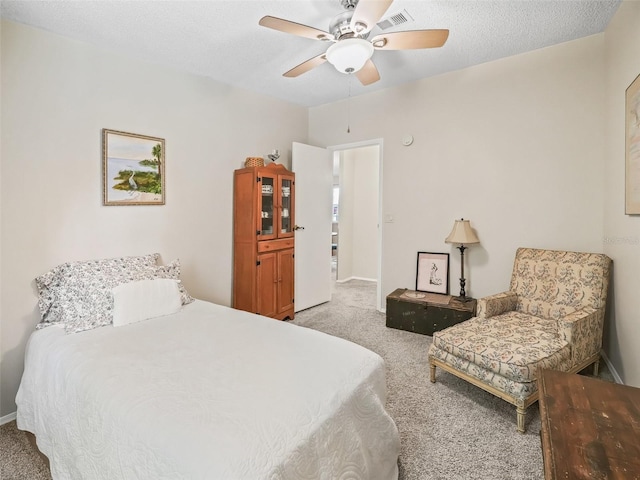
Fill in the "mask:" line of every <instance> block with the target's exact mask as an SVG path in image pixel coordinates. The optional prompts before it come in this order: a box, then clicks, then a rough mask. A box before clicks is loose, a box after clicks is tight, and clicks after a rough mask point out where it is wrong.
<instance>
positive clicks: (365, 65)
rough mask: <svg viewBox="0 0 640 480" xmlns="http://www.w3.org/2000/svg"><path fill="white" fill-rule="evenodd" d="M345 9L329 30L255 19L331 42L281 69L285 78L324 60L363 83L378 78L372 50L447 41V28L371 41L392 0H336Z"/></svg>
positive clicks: (430, 45) (268, 18)
mask: <svg viewBox="0 0 640 480" xmlns="http://www.w3.org/2000/svg"><path fill="white" fill-rule="evenodd" d="M340 3H341V4H342V6H343V7H344V8H345V12H343V13H341V14H339V15H337V16H336V17H335V18H334V19H333V20H332V21H331V23H330V24H329V31H328V32H325V31H324V30H319V29H317V28H314V27H310V26H308V25H302V24H300V23H296V22H292V21H290V20H284V19H282V18H277V17H271V16H269V15H267V16H265V17H262V18H261V19H260V22H258V23H259V24H260V25H262V26H263V27H267V28H272V29H274V30H279V31H281V32H285V33H291V34H293V35H298V36H300V37H305V38H311V39H313V40H321V41H325V42H333V45H331V46H330V47H329V48H328V49H327V51H326V52H325V53H322V54H320V55H317V56H315V57H313V58H310V59H309V60H307V61H305V62H302V63H301V64H300V65H297V66H296V67H293V68H292V69H291V70H289V71H288V72H285V73H284V74H283V76H285V77H297V76H298V75H302V74H303V73H306V72H308V71H309V70H311V69H312V68H315V67H317V66H319V65H322V64H323V63H324V62H326V61H328V62H329V63H331V64H333V66H334V67H335V68H336V69H337V70H338V71H339V72H342V73H347V74H349V73H354V74H355V75H356V77H358V80H360V82H361V83H362V84H363V85H369V84H371V83H374V82H377V81H378V80H380V74H379V73H378V69H377V68H376V66H375V65H374V63H373V61H372V60H371V56H372V55H373V52H374V50H410V49H419V48H436V47H441V46H443V45H444V43H445V42H446V41H447V37H448V36H449V30H446V29H439V30H411V31H404V32H390V33H383V34H380V35H376V36H375V37H373V38H372V39H371V40H369V39H368V38H367V37H368V36H369V32H371V30H372V29H373V28H374V27H375V26H376V23H377V22H378V21H379V20H380V19H381V18H382V15H384V13H385V12H386V11H387V9H388V8H389V6H390V5H391V4H392V3H393V0H340Z"/></svg>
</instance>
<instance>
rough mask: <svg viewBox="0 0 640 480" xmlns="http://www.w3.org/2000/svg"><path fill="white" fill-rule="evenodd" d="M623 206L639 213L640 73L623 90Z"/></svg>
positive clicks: (625, 210)
mask: <svg viewBox="0 0 640 480" xmlns="http://www.w3.org/2000/svg"><path fill="white" fill-rule="evenodd" d="M624 105H625V176H624V177H625V208H624V212H625V213H626V214H627V215H640V75H638V76H637V77H636V78H635V80H634V81H633V82H631V85H629V87H628V88H627V90H626V91H625V103H624Z"/></svg>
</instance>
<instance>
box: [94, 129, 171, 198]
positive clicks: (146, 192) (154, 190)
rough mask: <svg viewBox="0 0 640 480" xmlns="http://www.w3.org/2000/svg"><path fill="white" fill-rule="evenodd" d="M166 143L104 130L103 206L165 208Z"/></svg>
mask: <svg viewBox="0 0 640 480" xmlns="http://www.w3.org/2000/svg"><path fill="white" fill-rule="evenodd" d="M164 167H165V146H164V139H163V138H158V137H149V136H147V135H139V134H136V133H128V132H121V131H118V130H109V129H106V128H104V129H102V178H103V186H102V191H103V205H106V206H110V205H164V203H165V168H164Z"/></svg>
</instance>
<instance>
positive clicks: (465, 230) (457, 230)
mask: <svg viewBox="0 0 640 480" xmlns="http://www.w3.org/2000/svg"><path fill="white" fill-rule="evenodd" d="M444 241H445V242H446V243H459V244H460V246H459V247H457V248H458V249H459V250H460V296H459V297H458V300H460V301H461V302H466V301H468V300H470V299H469V298H467V295H466V293H465V291H464V284H465V283H466V280H465V279H464V251H465V250H466V248H467V247H465V244H466V245H469V244H473V243H480V240H478V237H477V235H476V234H475V232H474V231H473V230H472V229H471V225H470V224H469V220H465V219H464V218H461V219H460V220H456V222H455V224H454V225H453V230H451V233H450V234H449V236H448V237H447V238H445V240H444Z"/></svg>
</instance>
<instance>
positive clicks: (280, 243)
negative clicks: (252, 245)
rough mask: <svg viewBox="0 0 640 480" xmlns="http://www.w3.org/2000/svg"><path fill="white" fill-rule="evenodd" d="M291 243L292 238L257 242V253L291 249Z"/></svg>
mask: <svg viewBox="0 0 640 480" xmlns="http://www.w3.org/2000/svg"><path fill="white" fill-rule="evenodd" d="M293 242H294V240H293V238H284V239H282V240H268V241H266V242H258V253H264V252H273V251H274V250H282V249H283V248H293Z"/></svg>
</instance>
